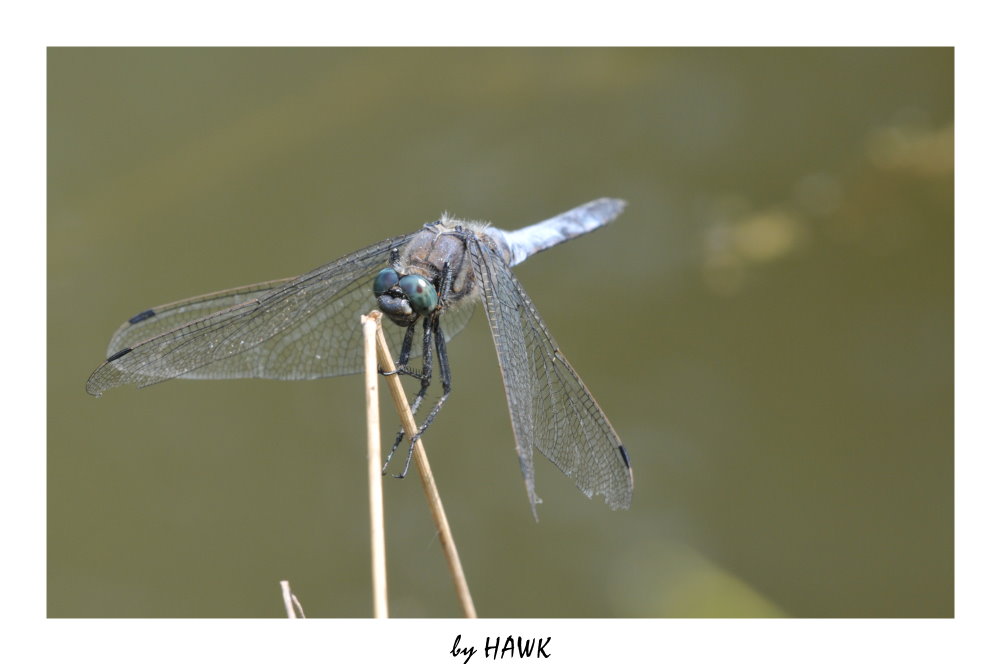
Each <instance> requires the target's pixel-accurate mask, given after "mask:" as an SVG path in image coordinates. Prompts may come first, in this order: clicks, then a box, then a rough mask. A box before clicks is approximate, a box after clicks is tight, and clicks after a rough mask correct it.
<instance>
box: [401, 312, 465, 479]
mask: <svg viewBox="0 0 1000 664" xmlns="http://www.w3.org/2000/svg"><path fill="white" fill-rule="evenodd" d="M433 328H434V345H435V348H436V350H437V356H438V366H439V367H440V369H441V397H440V398H439V399H438V402H437V403H436V404H434V407H433V408H431V412H429V413H428V414H427V417H426V419H424V423H423V424H421V425H420V427H419V428H418V429H417V433H416V434H415V435H414V436H413V437H412V438H410V449H409V450H408V451H407V453H406V463H405V464H403V472H402V473H400V474H399V475H396V477H399V478H402V477H406V473H407V471H409V470H410V461H412V460H413V448H414V447H415V446H416V444H417V439H418V438H420V436H421V435H423V433H424V431H426V430H427V427H429V426H430V425H431V422H433V421H434V417H435V416H436V415H437V414H438V411H440V410H441V406H443V405H444V402H445V401H446V400H447V399H448V395H449V394H451V366H450V365H449V364H448V351H447V348H446V344H445V340H444V333H443V332H441V326H440V325H439V324H438V317H437V316H435V317H434V322H433ZM427 341H428V340H427V339H424V343H427ZM425 357H426V353H425ZM424 391H425V390H423V389H422V390H421V394H420V396H419V398H420V399H422V398H423V392H424ZM399 441H400V438H399V437H397V439H396V445H394V446H393V449H394V450H395V448H396V447H397V446H398V445H399Z"/></svg>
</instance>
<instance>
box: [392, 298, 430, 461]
mask: <svg viewBox="0 0 1000 664" xmlns="http://www.w3.org/2000/svg"><path fill="white" fill-rule="evenodd" d="M434 320H435V321H436V320H437V317H436V316H434ZM413 327H414V326H413V325H411V326H410V327H409V328H408V329H407V334H408V336H409V337H410V338H411V341H412V337H413V335H412V333H411V330H412V329H413ZM435 327H436V326H435V325H434V324H432V322H431V317H430V316H428V317H425V318H424V336H423V369H422V370H421V372H420V373H419V374H418V373H416V372H415V371H412V370H410V369H406V368H405V367H397V369H396V372H397V373H404V374H406V375H408V376H414V377H415V378H419V379H420V389H419V390H418V391H417V394H416V396H415V397H414V399H413V403H412V404H410V413H412V414H414V415H416V414H417V410H418V409H419V408H420V404H421V402H422V401H423V399H424V396H425V395H426V394H427V389H428V388H429V387H430V385H431V375H432V372H433V368H434V353H433V351H434V347H433V346H432V345H431V341H432V340H431V337H432V336H433V330H434V328H435ZM403 345H404V347H405V350H406V355H405V356H404V355H403V354H402V353H401V354H400V358H399V360H400V363H401V364H402V363H404V362H405V361H406V360H408V359H409V351H410V348H409V346H408V345H407V344H406V339H405V338H404V340H403ZM426 428H427V426H426V425H424V426H423V427H421V428H420V429H419V431H418V432H417V435H416V436H415V437H414V438H413V441H416V439H417V438H418V437H419V436H420V434H422V433H423V432H424V429H426ZM405 435H406V430H405V429H400V430H399V431H398V432H397V433H396V440H395V441H394V442H393V444H392V448H391V449H390V450H389V455H388V456H387V457H386V459H385V463H384V464H383V465H382V474H383V475H385V474H386V473H387V472H388V468H389V462H390V461H392V457H393V455H394V454H395V453H396V449H397V448H398V447H399V444H400V443H401V442H402V440H403V436H405ZM412 454H413V442H412V441H411V443H410V452H409V454H408V455H407V460H406V466H405V467H404V468H403V472H402V473H400V474H399V475H393V477H397V478H400V479H402V478H403V477H405V476H406V472H407V470H409V467H410V456H412Z"/></svg>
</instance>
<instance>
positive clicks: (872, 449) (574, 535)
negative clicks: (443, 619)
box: [48, 48, 954, 617]
mask: <svg viewBox="0 0 1000 664" xmlns="http://www.w3.org/2000/svg"><path fill="white" fill-rule="evenodd" d="M953 64H954V63H953V51H952V50H951V49H906V48H894V49H681V50H670V49H593V50H591V49H584V50H579V49H538V50H536V49H518V50H509V49H438V50H434V49H53V50H50V51H49V66H48V75H49V79H48V93H49V96H48V122H49V134H48V167H49V170H48V178H49V180H48V185H49V186H48V213H49V234H48V258H49V264H48V267H49V272H48V274H49V281H48V330H49V336H48V341H49V344H48V441H49V442H48V445H49V448H48V607H49V615H50V616H53V617H57V616H58V617H61V616H149V617H159V616H190V617H201V616H237V617H238V616H275V617H277V616H281V615H283V608H282V605H281V600H280V596H279V589H278V581H279V580H280V579H285V578H287V579H289V580H291V582H292V586H293V590H294V591H295V592H296V593H297V595H298V596H299V598H300V600H301V601H302V603H303V604H304V606H305V610H306V612H307V614H308V615H310V616H316V617H323V616H332V617H364V616H367V615H370V614H371V600H370V596H369V563H368V553H369V552H368V535H367V513H366V509H367V508H366V485H365V474H364V463H365V462H364V428H363V421H362V416H361V409H362V404H363V392H362V378H361V377H360V376H356V377H344V378H337V379H331V380H324V381H312V382H298V383H296V382H291V383H289V382H273V381H252V380H244V381H221V382H201V381H179V380H178V381H170V382H167V383H164V384H161V385H157V386H155V387H152V388H149V389H145V390H133V389H121V390H115V391H112V392H109V393H107V394H106V395H105V396H104V397H102V398H101V399H99V400H95V399H93V398H91V397H89V396H87V394H86V393H85V392H84V382H85V380H86V378H87V376H88V375H89V373H90V371H92V370H93V369H94V368H95V367H96V366H97V365H98V364H99V363H100V362H101V361H102V360H103V358H104V356H105V349H106V345H107V342H108V339H109V338H110V335H111V333H112V332H113V331H114V330H115V328H116V327H117V326H118V325H119V324H120V323H121V322H122V321H124V320H125V319H126V318H128V317H129V316H131V315H132V314H134V313H136V312H138V311H140V310H142V309H144V308H146V307H149V306H152V305H156V304H161V303H163V302H169V301H172V300H176V299H180V298H183V297H187V296H191V295H196V294H199V293H203V292H208V291H212V290H217V289H221V288H226V287H230V286H236V285H240V284H243V283H250V282H255V281H261V280H265V279H272V278H278V277H284V276H291V275H295V274H298V273H301V272H305V271H307V270H309V269H311V268H313V267H316V266H318V265H320V264H323V263H325V262H327V261H330V260H332V259H334V258H336V257H338V256H340V255H342V254H344V253H346V252H348V251H351V250H354V249H357V248H359V247H362V246H365V245H368V244H370V243H373V242H375V241H377V240H380V239H383V238H385V237H388V236H391V235H396V234H399V233H403V232H408V231H411V230H415V229H416V228H417V227H418V226H419V225H420V224H422V223H423V222H426V221H431V220H433V219H435V218H436V217H437V216H438V215H439V214H440V213H441V212H442V211H443V210H448V211H449V212H451V213H453V214H455V215H457V216H458V217H461V218H474V219H483V220H489V221H492V222H493V223H495V224H497V225H499V226H502V227H506V228H515V227H519V226H521V225H524V224H526V223H529V222H534V221H537V220H540V219H543V218H547V217H549V216H551V215H554V214H556V213H559V212H561V211H563V210H566V209H568V208H570V207H573V206H575V205H577V204H580V203H583V202H585V201H588V200H591V199H593V198H597V197H599V196H616V197H622V198H625V199H627V200H628V201H629V207H628V208H627V210H626V212H625V214H624V215H623V216H622V217H621V218H620V219H619V220H618V221H617V222H615V223H614V224H613V225H612V226H610V227H608V228H606V229H602V230H600V231H598V232H597V233H594V234H592V235H588V236H586V237H584V238H580V239H577V240H574V241H573V242H571V243H568V244H565V245H563V246H560V247H558V248H556V249H553V250H551V251H549V252H546V253H545V254H542V255H540V256H536V257H534V258H532V259H530V260H529V261H527V262H526V263H525V264H524V265H521V266H518V268H517V270H516V271H517V274H518V277H519V279H520V280H521V282H522V283H523V284H524V286H525V289H526V290H527V291H528V293H529V294H530V295H531V296H532V298H533V299H534V302H535V304H536V305H537V307H538V309H539V311H540V312H541V314H542V315H543V316H544V317H545V320H546V322H547V323H548V325H549V328H550V329H551V331H552V333H553V334H554V336H555V337H556V339H557V340H558V341H559V343H560V346H561V347H562V349H563V351H564V352H565V353H566V355H567V356H568V357H569V358H570V360H571V361H572V362H573V364H574V365H575V367H576V368H577V370H578V371H579V372H580V374H581V375H582V377H583V378H584V380H585V381H586V383H587V385H588V386H589V387H590V389H591V391H592V392H593V393H594V395H595V396H596V397H597V399H598V401H599V402H600V403H601V405H602V406H603V408H604V410H605V411H606V412H607V414H608V416H609V417H610V419H611V421H612V422H613V423H614V424H615V427H616V428H617V430H618V433H619V435H620V436H621V438H622V440H623V441H624V442H625V444H626V446H627V447H628V449H629V451H630V453H631V456H632V461H633V465H634V467H635V478H636V489H635V497H634V501H633V506H632V509H631V510H629V511H627V512H611V511H609V510H608V509H607V508H606V507H605V505H604V503H603V502H602V501H601V500H600V499H597V500H594V501H589V500H587V499H586V498H585V497H583V496H582V495H581V494H579V493H578V492H577V491H576V489H575V487H574V486H573V483H572V482H571V481H570V480H568V479H566V478H565V477H563V476H562V475H560V473H559V472H558V471H557V470H555V469H554V468H553V467H552V466H551V465H550V464H548V463H547V462H545V461H544V459H539V461H538V466H539V467H538V480H537V487H538V492H539V494H540V495H541V496H542V497H543V498H544V499H545V502H544V504H543V505H541V506H540V516H541V522H540V523H535V522H534V521H533V520H532V518H531V514H530V510H529V506H528V502H527V498H526V496H525V492H524V485H523V481H522V478H521V475H520V472H519V470H518V465H517V461H516V457H515V453H514V443H513V434H512V433H511V429H510V423H509V421H508V418H507V410H506V406H505V404H504V402H503V392H502V388H501V384H500V376H499V371H498V369H497V367H496V359H495V354H494V351H493V350H492V347H491V341H490V338H489V333H488V330H487V328H486V325H485V322H484V317H483V315H482V313H481V312H478V313H477V314H476V315H475V316H474V318H473V321H472V323H471V324H470V325H469V327H468V328H467V330H466V331H465V332H463V333H462V334H461V335H460V336H459V337H457V338H456V339H455V340H454V341H453V342H452V344H451V345H450V351H449V352H450V355H451V360H452V365H453V370H454V383H455V392H454V394H453V396H452V398H451V400H450V401H449V403H448V404H447V406H446V408H445V410H444V411H443V412H442V414H441V416H440V417H439V418H438V419H437V421H436V422H435V425H434V427H433V428H432V429H431V431H430V433H429V434H428V435H427V436H426V438H425V441H426V444H427V446H428V452H429V454H430V457H431V459H432V462H433V464H434V468H435V473H436V476H437V480H438V483H439V486H440V489H441V491H442V494H443V499H444V501H445V505H446V506H447V509H448V513H449V517H450V519H451V522H452V526H453V528H454V531H455V536H456V538H457V542H458V546H459V550H460V552H461V554H462V557H463V562H464V565H465V569H466V572H467V574H468V577H469V584H470V586H471V589H472V592H473V595H474V597H475V600H476V603H477V608H478V609H479V612H480V614H481V615H482V616H486V617H637V616H641V617H667V616H845V617H866V616H899V617H906V616H937V617H944V616H951V615H952V614H953V606H954V604H953V601H954V600H953V572H954V555H953V526H954V515H953V507H954V500H953V489H954V480H953V393H954V383H953V342H954V335H953V322H954V315H953V304H954V299H953V297H954V296H953V270H954V263H953V240H954V228H953V204H954V188H953V172H952V163H953V142H952V136H953V103H954V75H953ZM383 401H384V402H385V405H386V407H385V408H384V412H385V413H386V419H385V420H384V422H385V423H384V424H383V426H384V428H385V430H386V433H385V434H384V437H385V438H386V439H388V438H389V433H388V432H389V430H390V429H392V426H393V425H392V424H391V422H392V421H393V420H392V419H391V413H390V411H389V408H388V399H387V395H385V394H384V393H383ZM386 444H388V440H386ZM385 491H386V508H387V527H388V555H389V565H390V569H389V590H390V596H391V600H390V611H391V613H392V614H393V615H396V616H416V617H440V616H457V615H459V610H458V605H457V602H456V600H455V598H454V595H453V593H452V589H451V583H450V580H449V579H448V576H447V573H446V568H445V564H444V562H443V561H442V558H441V555H440V551H439V547H438V543H437V537H436V535H435V533H434V530H433V527H432V524H431V521H430V518H429V517H428V515H427V511H426V508H425V506H424V500H423V495H422V491H421V488H420V483H419V481H418V479H417V478H416V476H413V477H412V478H409V479H407V480H404V481H396V480H388V481H386V482H385Z"/></svg>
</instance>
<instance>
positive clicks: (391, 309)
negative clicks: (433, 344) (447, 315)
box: [372, 267, 438, 327]
mask: <svg viewBox="0 0 1000 664" xmlns="http://www.w3.org/2000/svg"><path fill="white" fill-rule="evenodd" d="M372 289H373V290H374V292H375V299H376V301H377V302H378V308H379V309H381V310H382V313H384V314H385V315H386V316H388V317H389V318H390V320H392V322H393V323H395V324H396V325H402V326H403V327H406V326H408V325H412V324H413V322H414V321H416V320H417V319H418V318H420V317H421V316H426V315H427V314H429V313H430V312H432V311H434V309H436V308H437V305H438V294H437V290H435V288H434V285H433V284H432V283H431V282H430V281H428V280H427V279H425V278H424V277H422V276H420V275H419V274H407V275H405V276H401V275H400V274H399V273H398V272H396V271H395V270H394V269H392V268H391V267H387V268H385V269H383V270H380V271H379V273H378V274H377V275H375V282H374V283H373V284H372Z"/></svg>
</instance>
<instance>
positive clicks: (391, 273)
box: [372, 267, 399, 297]
mask: <svg viewBox="0 0 1000 664" xmlns="http://www.w3.org/2000/svg"><path fill="white" fill-rule="evenodd" d="M398 283H399V275H398V274H396V271H395V270H393V269H392V268H391V267H387V268H384V269H382V270H379V273H378V274H376V275H375V283H373V284H372V289H373V290H374V291H375V297H378V296H379V295H385V294H386V293H387V292H389V289H390V288H392V287H393V286H395V285H396V284H398Z"/></svg>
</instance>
